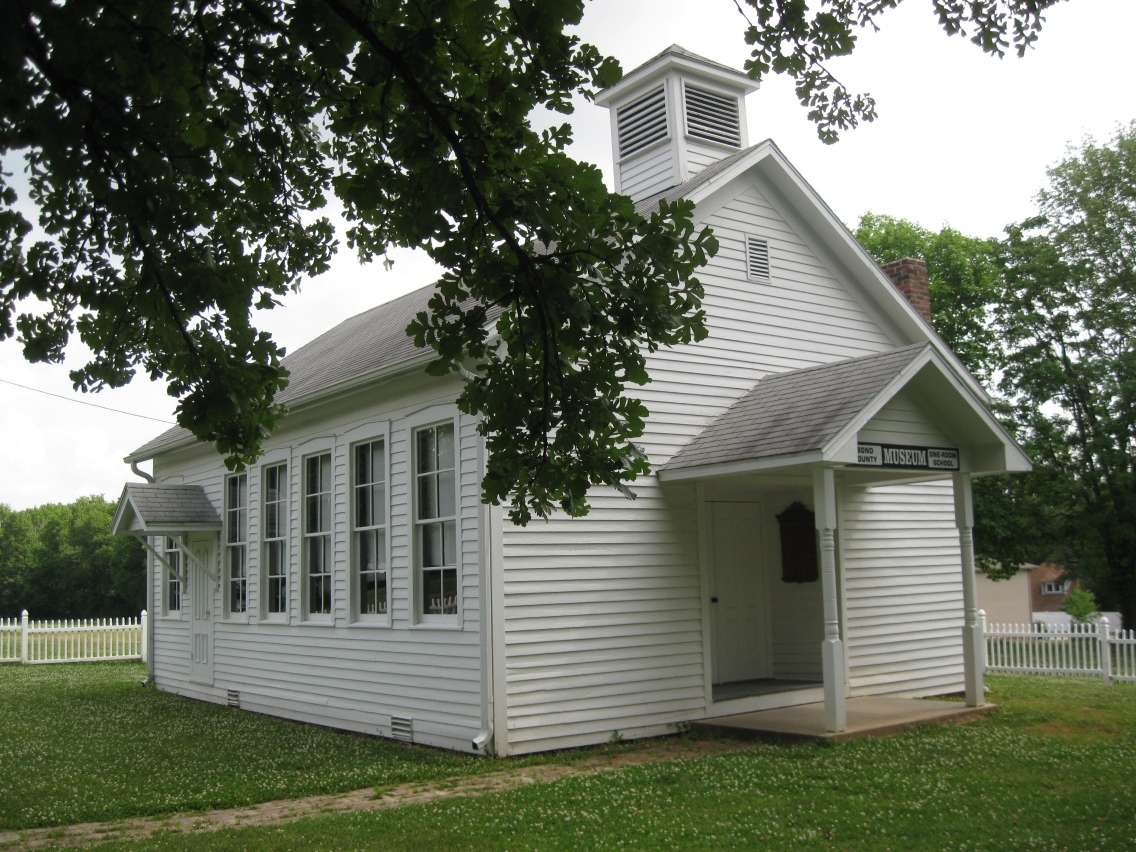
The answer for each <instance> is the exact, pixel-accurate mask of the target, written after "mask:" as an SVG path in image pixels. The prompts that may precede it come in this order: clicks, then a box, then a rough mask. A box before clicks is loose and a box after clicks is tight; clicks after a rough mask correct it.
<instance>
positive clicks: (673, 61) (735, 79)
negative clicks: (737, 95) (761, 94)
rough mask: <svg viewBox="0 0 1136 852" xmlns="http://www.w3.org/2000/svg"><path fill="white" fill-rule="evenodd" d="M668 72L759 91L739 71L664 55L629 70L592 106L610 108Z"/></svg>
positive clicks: (681, 57) (747, 90)
mask: <svg viewBox="0 0 1136 852" xmlns="http://www.w3.org/2000/svg"><path fill="white" fill-rule="evenodd" d="M671 71H681V72H683V73H685V74H690V75H692V76H698V77H705V78H707V79H710V80H714V81H715V82H717V83H722V84H724V85H726V86H729V87H731V88H734V89H741V90H742V91H744V92H745V93H746V94H749V93H750V92H756V91H757V90H758V88H759V84H758V83H757V82H756V81H755V80H754V79H753V78H751V77H749V76H748V75H746V74H743V73H742V72H741V71H732V70H727V69H725V68H719V67H717V66H715V65H707V64H705V63H702V62H696V61H694V60H692V59H688V58H687V57H685V56H682V55H681V54H676V53H663V54H662V55H661V56H659V57H658V58H657V59H656V60H655V61H654V62H651V63H649V64H647V65H642V66H640V67H639V68H636V69H634V70H632V71H631V72H629V73H628V74H627V75H626V76H625V77H624V78H623V79H622V80H620V81H619V82H618V83H616V84H615V85H614V86H611V87H610V88H607V89H604V90H603V91H602V92H600V93H599V94H597V95H596V97H595V99H594V101H593V103H595V104H596V106H601V107H610V106H611V104H612V101H615V100H619V99H621V98H623V97H624V96H625V95H626V94H627V93H628V92H629V91H632V90H633V89H634V88H635V87H637V86H639V85H641V84H642V83H645V82H647V81H648V80H650V79H651V78H652V77H657V76H662V75H663V74H667V73H669V72H671Z"/></svg>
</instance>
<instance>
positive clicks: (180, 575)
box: [154, 535, 189, 619]
mask: <svg viewBox="0 0 1136 852" xmlns="http://www.w3.org/2000/svg"><path fill="white" fill-rule="evenodd" d="M171 543H173V547H172V548H171V547H170V544H171ZM158 544H159V545H160V546H159V547H156V548H154V549H155V551H157V552H158V553H160V554H162V559H165V560H166V562H167V563H169V567H167V566H166V564H164V563H163V562H162V561H161V560H160V559H155V561H156V562H157V563H158V567H159V568H160V569H161V571H162V617H163V618H177V619H180V618H181V617H182V613H183V612H185V606H184V602H185V593H186V586H187V585H188V583H187V582H186V581H187V580H188V579H189V575H188V574H186V573H185V566H184V565H183V564H182V553H181V550H180V549H179V548H178V546H177V542H175V541H174V537H173V536H171V535H160V536H158ZM171 555H172V556H174V557H175V558H174V559H170V556H171ZM171 572H172V574H173V577H171V576H170V574H171ZM173 584H176V585H177V588H178V605H177V608H176V609H174V608H172V607H171V606H170V586H171V585H173Z"/></svg>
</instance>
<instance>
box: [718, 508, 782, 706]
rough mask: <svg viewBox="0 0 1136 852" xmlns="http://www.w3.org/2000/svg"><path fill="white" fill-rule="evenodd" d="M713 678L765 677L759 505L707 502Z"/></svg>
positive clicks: (766, 658) (725, 680)
mask: <svg viewBox="0 0 1136 852" xmlns="http://www.w3.org/2000/svg"><path fill="white" fill-rule="evenodd" d="M709 516H710V525H711V530H710V536H711V539H710V540H711V542H712V560H713V575H712V580H711V584H710V585H711V592H710V601H711V603H710V612H711V619H712V624H713V631H712V636H713V639H714V647H713V651H712V659H713V675H714V676H713V681H714V683H736V682H738V681H743V680H755V679H757V678H763V677H768V676H769V654H768V649H767V647H766V645H767V643H766V632H767V631H766V629H765V628H766V624H765V622H766V619H767V597H766V595H765V578H764V572H763V571H762V570H761V569H762V564H761V506H760V504H758V503H750V502H729V503H725V502H721V503H719V502H715V503H711V504H710V513H709Z"/></svg>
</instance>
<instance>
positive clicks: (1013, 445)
mask: <svg viewBox="0 0 1136 852" xmlns="http://www.w3.org/2000/svg"><path fill="white" fill-rule="evenodd" d="M928 365H930V366H932V367H933V368H934V369H935V370H937V371H938V372H939V373H940V374H941V375H942V376H943V377H944V378H945V379H946V380H947V381H948V382H949V383H950V384H951V387H952V388H953V389H954V390H955V391H956V392H957V393H958V396H959V398H960V399H961V400H962V402H963V403H964V404H966V405H967V406H969V407H970V409H971V410H972V411H973V412H974V413H975V414H977V415H978V417H979V418H980V419H981V420H982V422H983V424H984V425H985V426H986V427H987V428H988V429H989V430H990V432H991V433H992V434H993V435H994V437H995V438H997V439H998V441H999V442H1000V443H1001V444H1002V447H1003V451H1004V453H1005V469H1006V472H1025V471H1029V470H1032V469H1033V465H1032V463H1031V462H1030V460H1029V457H1028V456H1027V455H1026V454H1025V451H1023V450H1022V448H1021V447H1020V446H1019V445H1018V442H1017V441H1016V440H1014V436H1013V435H1011V434H1010V433H1009V432H1008V431H1006V428H1005V427H1004V426H1003V425H1002V424H1001V423H999V422H998V419H997V418H996V417H995V416H994V415H993V414H992V413H991V412H990V409H989V408H987V407H986V405H985V404H984V403H983V401H982V400H981V399H979V398H978V397H977V396H976V395H975V394H974V392H973V391H972V389H971V387H970V385H969V383H966V382H963V381H962V380H961V378H960V377H959V375H958V374H957V372H956V371H955V370H954V368H953V365H951V364H948V363H947V362H946V361H945V360H944V359H943V357H942V356H941V355H940V354H939V352H938V350H936V349H931V348H928V349H927V350H926V351H925V352H921V353H920V354H919V355H918V356H917V357H916V358H914V359H913V360H912V362H911V363H910V364H908V365H907V366H906V367H904V368H903V370H902V371H901V372H900V373H899V375H897V376H896V377H895V378H894V379H893V380H892V381H891V382H889V383H888V384H887V386H886V387H884V389H883V390H881V391H880V392H879V393H878V394H876V396H875V397H874V398H873V399H872V401H871V402H869V403H868V404H867V405H866V406H865V407H864V408H863V409H862V410H861V411H860V413H859V414H857V415H856V417H855V418H853V419H852V420H851V421H850V422H849V423H848V425H847V426H845V427H844V428H843V429H841V430H840V432H838V433H837V435H836V436H835V437H834V438H833V439H832V440H831V441H829V442H828V444H826V445H825V447H824V449H823V451H822V452H823V455H824V459H825V461H845V462H847V461H848V460H849V458H850V453H854V452H855V443H856V436H857V434H858V433H859V431H860V430H861V429H863V428H864V426H865V425H867V423H868V421H869V420H871V419H872V418H873V417H875V416H876V414H878V413H879V411H880V409H881V408H883V407H884V406H885V405H887V403H888V402H889V401H890V400H891V399H892V398H893V397H894V396H895V395H896V394H898V393H899V392H900V391H902V390H903V389H904V388H905V387H906V386H907V384H908V383H909V382H910V381H911V380H912V379H913V378H914V377H915V376H916V375H917V374H918V373H919V371H920V370H922V369H923V368H924V367H926V366H928Z"/></svg>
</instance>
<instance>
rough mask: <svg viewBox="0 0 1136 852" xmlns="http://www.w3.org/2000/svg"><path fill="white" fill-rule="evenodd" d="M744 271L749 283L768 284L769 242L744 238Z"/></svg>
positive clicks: (755, 238)
mask: <svg viewBox="0 0 1136 852" xmlns="http://www.w3.org/2000/svg"><path fill="white" fill-rule="evenodd" d="M746 271H747V273H748V275H749V280H750V281H758V282H760V283H762V284H768V283H769V242H768V241H767V240H763V239H759V238H758V237H746Z"/></svg>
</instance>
